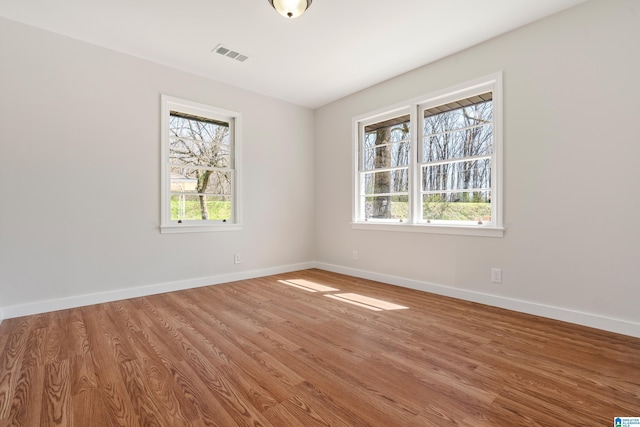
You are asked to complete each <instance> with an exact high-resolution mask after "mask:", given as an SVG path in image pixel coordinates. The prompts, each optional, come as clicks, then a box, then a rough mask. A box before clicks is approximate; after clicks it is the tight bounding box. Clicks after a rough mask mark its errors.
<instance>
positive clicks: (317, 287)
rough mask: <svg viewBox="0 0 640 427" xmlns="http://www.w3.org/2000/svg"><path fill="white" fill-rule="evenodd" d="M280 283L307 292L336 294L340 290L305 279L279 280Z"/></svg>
mask: <svg viewBox="0 0 640 427" xmlns="http://www.w3.org/2000/svg"><path fill="white" fill-rule="evenodd" d="M278 282H280V283H283V284H285V285H289V286H293V287H295V288H298V289H303V290H305V291H307V292H336V291H339V290H340V289H336V288H332V287H330V286H325V285H321V284H319V283H315V282H311V281H309V280H304V279H292V280H278Z"/></svg>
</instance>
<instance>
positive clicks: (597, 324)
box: [315, 262, 640, 338]
mask: <svg viewBox="0 0 640 427" xmlns="http://www.w3.org/2000/svg"><path fill="white" fill-rule="evenodd" d="M315 267H316V268H319V269H322V270H327V271H332V272H335V273H341V274H346V275H349V276H354V277H360V278H363V279H369V280H375V281H378V282H383V283H389V284H391V285H396V286H402V287H405V288H410V289H416V290H419V291H424V292H430V293H433V294H438V295H444V296H447V297H452V298H457V299H462V300H465V301H472V302H477V303H480V304H486V305H490V306H493V307H500V308H505V309H507V310H514V311H518V312H521V313H527V314H533V315H536V316H541V317H546V318H549V319H555V320H561V321H564V322H569V323H575V324H578V325H583V326H588V327H591V328H596V329H601V330H605V331H610V332H615V333H618V334H623V335H629V336H632V337H636V338H640V324H639V323H634V322H629V321H626V320H621V319H614V318H610V317H604V316H600V315H597V314H592V313H584V312H580V311H575V310H570V309H566V308H562V307H554V306H549V305H543V304H537V303H533V302H528V301H522V300H517V299H512V298H505V297H501V296H498V295H490V294H483V293H479V292H473V291H468V290H464V289H458V288H452V287H449V286H443V285H436V284H433V283H427V282H420V281H417V280H412V279H405V278H402V277H397V276H391V275H386V274H380V273H374V272H371V271H365V270H358V269H354V268H349V267H343V266H339V265H333V264H325V263H321V262H316V263H315Z"/></svg>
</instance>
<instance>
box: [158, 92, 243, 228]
mask: <svg viewBox="0 0 640 427" xmlns="http://www.w3.org/2000/svg"><path fill="white" fill-rule="evenodd" d="M161 102H162V120H161V122H162V132H161V139H162V168H161V169H162V192H161V194H162V223H161V231H162V232H163V233H171V232H192V231H218V230H238V229H239V225H240V206H239V189H240V185H239V173H238V163H239V145H240V138H239V122H240V115H239V114H238V113H235V112H232V111H226V110H222V109H219V108H214V107H210V106H207V105H202V104H197V103H194V102H190V101H185V100H181V99H177V98H172V97H169V96H165V95H163V96H162V100H161Z"/></svg>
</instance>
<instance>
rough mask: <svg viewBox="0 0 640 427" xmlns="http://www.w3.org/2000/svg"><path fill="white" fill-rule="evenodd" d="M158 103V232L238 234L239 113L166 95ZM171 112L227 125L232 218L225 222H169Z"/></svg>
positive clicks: (239, 208) (239, 180)
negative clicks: (159, 113)
mask: <svg viewBox="0 0 640 427" xmlns="http://www.w3.org/2000/svg"><path fill="white" fill-rule="evenodd" d="M160 102H161V120H160V123H161V132H160V145H161V147H160V156H161V160H160V163H161V168H160V170H161V179H160V187H161V188H160V204H161V208H160V211H161V214H160V232H161V233H163V234H164V233H193V232H216V231H237V230H241V229H242V209H241V197H240V195H241V176H242V175H241V173H240V167H241V164H242V162H241V123H242V117H241V115H240V113H238V112H235V111H231V110H226V109H223V108H219V107H214V106H211V105H206V104H202V103H197V102H193V101H189V100H186V99H181V98H177V97H173V96H169V95H165V94H161V96H160ZM171 111H177V112H180V113H183V114H188V115H193V116H197V117H203V118H207V119H212V120H216V121H222V122H226V123H228V124H229V131H230V132H229V134H230V144H229V155H230V163H231V165H230V168H229V169H230V170H229V171H230V172H231V173H232V186H231V218H230V219H229V220H228V221H221V220H217V219H209V220H183V221H177V220H172V219H171V164H170V158H169V154H170V148H169V147H170V144H169V142H170V134H169V121H170V114H171Z"/></svg>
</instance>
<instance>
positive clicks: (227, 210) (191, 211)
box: [171, 200, 231, 221]
mask: <svg viewBox="0 0 640 427" xmlns="http://www.w3.org/2000/svg"><path fill="white" fill-rule="evenodd" d="M207 207H208V209H209V219H212V220H223V219H227V220H228V219H230V218H231V202H224V201H218V200H208V201H207ZM184 208H185V216H184V217H183V218H178V200H172V201H171V220H172V221H177V220H178V219H183V220H187V221H188V220H202V212H201V211H200V202H199V201H198V200H186V201H185V204H184Z"/></svg>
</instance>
